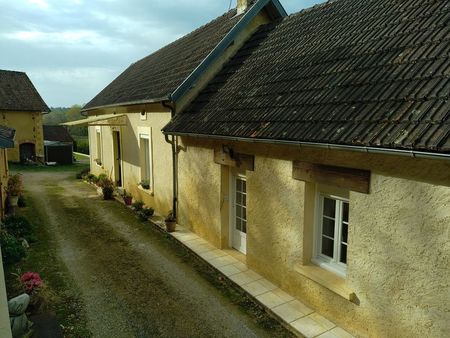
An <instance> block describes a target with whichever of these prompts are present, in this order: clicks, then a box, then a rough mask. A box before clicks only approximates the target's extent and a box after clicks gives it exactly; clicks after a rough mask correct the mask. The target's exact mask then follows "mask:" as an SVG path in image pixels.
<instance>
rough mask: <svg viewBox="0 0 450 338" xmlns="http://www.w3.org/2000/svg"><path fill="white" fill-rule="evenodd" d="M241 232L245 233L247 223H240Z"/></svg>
mask: <svg viewBox="0 0 450 338" xmlns="http://www.w3.org/2000/svg"><path fill="white" fill-rule="evenodd" d="M241 231H242V232H244V233H247V222H246V221H242V230H241Z"/></svg>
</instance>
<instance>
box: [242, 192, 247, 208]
mask: <svg viewBox="0 0 450 338" xmlns="http://www.w3.org/2000/svg"><path fill="white" fill-rule="evenodd" d="M242 205H243V206H247V195H242Z"/></svg>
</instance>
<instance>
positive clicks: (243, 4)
mask: <svg viewBox="0 0 450 338" xmlns="http://www.w3.org/2000/svg"><path fill="white" fill-rule="evenodd" d="M253 2H254V1H253V0H237V15H240V14H242V13H244V12H245V11H246V10H247V8H249V7H250V6H251V5H252V4H253Z"/></svg>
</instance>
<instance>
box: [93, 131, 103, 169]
mask: <svg viewBox="0 0 450 338" xmlns="http://www.w3.org/2000/svg"><path fill="white" fill-rule="evenodd" d="M102 141H103V140H102V128H101V127H96V128H95V144H96V146H97V147H96V157H97V158H96V159H95V162H96V164H97V165H99V166H101V165H103V144H102V143H103V142H102Z"/></svg>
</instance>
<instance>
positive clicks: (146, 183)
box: [139, 180, 150, 190]
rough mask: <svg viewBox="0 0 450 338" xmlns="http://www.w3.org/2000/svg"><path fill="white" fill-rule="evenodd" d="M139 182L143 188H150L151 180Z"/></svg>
mask: <svg viewBox="0 0 450 338" xmlns="http://www.w3.org/2000/svg"><path fill="white" fill-rule="evenodd" d="M139 184H140V186H141V187H142V189H145V190H149V189H150V181H149V180H144V181H141V183H139Z"/></svg>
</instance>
